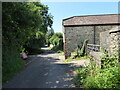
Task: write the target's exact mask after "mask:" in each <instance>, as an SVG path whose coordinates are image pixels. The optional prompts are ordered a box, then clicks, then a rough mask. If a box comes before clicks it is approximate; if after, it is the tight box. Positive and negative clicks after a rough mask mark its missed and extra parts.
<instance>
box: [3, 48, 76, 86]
mask: <svg viewBox="0 0 120 90" xmlns="http://www.w3.org/2000/svg"><path fill="white" fill-rule="evenodd" d="M44 49H45V53H43V54H40V55H32V56H30V60H31V61H32V62H31V63H29V64H28V65H27V66H26V68H25V69H24V70H22V71H21V72H20V73H18V74H17V75H16V76H15V77H14V78H13V79H12V80H10V81H9V82H8V83H6V84H4V85H3V88H74V83H73V74H72V73H71V68H70V67H69V66H68V65H67V64H62V63H59V59H58V57H59V55H58V53H55V52H53V51H52V50H49V49H48V48H44Z"/></svg>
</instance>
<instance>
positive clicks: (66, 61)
mask: <svg viewBox="0 0 120 90" xmlns="http://www.w3.org/2000/svg"><path fill="white" fill-rule="evenodd" d="M88 58H89V57H88V56H83V57H77V58H75V59H71V58H69V59H66V60H65V61H64V63H69V62H71V61H76V60H83V59H84V60H85V59H88Z"/></svg>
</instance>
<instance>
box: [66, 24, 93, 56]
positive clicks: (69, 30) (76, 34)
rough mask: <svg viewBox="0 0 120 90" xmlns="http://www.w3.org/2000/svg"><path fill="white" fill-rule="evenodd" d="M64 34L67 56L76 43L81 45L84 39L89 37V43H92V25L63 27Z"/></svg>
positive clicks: (75, 46)
mask: <svg viewBox="0 0 120 90" xmlns="http://www.w3.org/2000/svg"><path fill="white" fill-rule="evenodd" d="M64 34H65V35H64V39H65V40H66V44H65V45H66V48H65V49H66V52H67V53H66V54H67V56H70V54H71V52H73V51H74V50H75V49H76V48H77V46H78V45H80V47H81V46H82V44H83V42H84V40H85V39H90V40H89V43H93V38H94V37H93V35H94V31H93V26H78V27H65V33H64Z"/></svg>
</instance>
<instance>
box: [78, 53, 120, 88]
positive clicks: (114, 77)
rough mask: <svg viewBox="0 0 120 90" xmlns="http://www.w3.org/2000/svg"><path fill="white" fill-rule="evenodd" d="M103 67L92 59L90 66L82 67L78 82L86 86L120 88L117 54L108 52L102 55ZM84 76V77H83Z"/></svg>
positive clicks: (119, 68)
mask: <svg viewBox="0 0 120 90" xmlns="http://www.w3.org/2000/svg"><path fill="white" fill-rule="evenodd" d="M101 59H102V61H103V62H104V63H102V67H100V66H96V64H95V62H94V61H92V62H91V63H90V64H89V66H88V68H86V69H82V70H81V69H80V70H79V73H78V75H77V76H76V84H77V86H78V87H79V86H80V85H82V86H83V87H84V88H116V89H120V77H119V76H120V67H119V66H118V58H117V56H116V55H113V54H108V53H107V52H105V53H104V55H103V56H102V57H101ZM81 77H83V78H81Z"/></svg>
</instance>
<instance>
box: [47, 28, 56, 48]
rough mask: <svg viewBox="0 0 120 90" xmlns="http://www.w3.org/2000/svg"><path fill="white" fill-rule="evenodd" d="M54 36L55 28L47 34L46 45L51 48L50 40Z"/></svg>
mask: <svg viewBox="0 0 120 90" xmlns="http://www.w3.org/2000/svg"><path fill="white" fill-rule="evenodd" d="M53 35H54V30H53V28H50V29H49V30H48V32H47V34H46V43H47V45H48V46H49V45H50V41H49V39H50V38H51V37H52V36H53Z"/></svg>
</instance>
